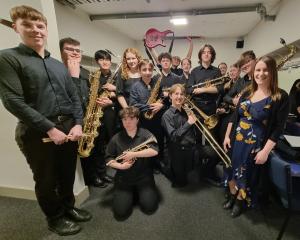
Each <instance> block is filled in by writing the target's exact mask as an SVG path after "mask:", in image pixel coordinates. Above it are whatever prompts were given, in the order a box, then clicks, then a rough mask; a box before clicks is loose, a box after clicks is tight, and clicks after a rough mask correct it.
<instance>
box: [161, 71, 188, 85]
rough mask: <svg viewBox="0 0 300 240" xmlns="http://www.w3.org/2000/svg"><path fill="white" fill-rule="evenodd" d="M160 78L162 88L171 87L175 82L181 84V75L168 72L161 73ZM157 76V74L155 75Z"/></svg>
mask: <svg viewBox="0 0 300 240" xmlns="http://www.w3.org/2000/svg"><path fill="white" fill-rule="evenodd" d="M162 75H163V77H162V80H161V87H162V88H163V89H164V88H169V87H172V86H173V85H174V84H176V83H180V84H183V82H182V79H181V77H179V76H178V75H176V74H175V73H172V72H169V73H168V74H167V75H165V74H162ZM156 78H158V76H156Z"/></svg>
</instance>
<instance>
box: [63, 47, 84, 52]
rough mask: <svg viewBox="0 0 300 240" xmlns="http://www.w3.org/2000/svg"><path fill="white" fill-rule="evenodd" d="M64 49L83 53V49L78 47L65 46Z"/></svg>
mask: <svg viewBox="0 0 300 240" xmlns="http://www.w3.org/2000/svg"><path fill="white" fill-rule="evenodd" d="M64 50H66V51H68V52H76V53H83V51H82V50H80V49H78V48H70V47H65V48H64Z"/></svg>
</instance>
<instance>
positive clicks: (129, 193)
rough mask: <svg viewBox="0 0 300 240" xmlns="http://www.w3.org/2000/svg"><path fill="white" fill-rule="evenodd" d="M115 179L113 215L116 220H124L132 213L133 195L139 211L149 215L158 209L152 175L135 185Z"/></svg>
mask: <svg viewBox="0 0 300 240" xmlns="http://www.w3.org/2000/svg"><path fill="white" fill-rule="evenodd" d="M123 181H124V180H123ZM123 181H120V180H119V179H118V177H116V178H115V190H114V199H113V213H114V216H115V218H116V219H117V220H125V219H126V218H128V217H129V216H130V214H131V212H132V209H133V205H134V197H135V194H136V195H137V198H138V203H139V205H140V207H141V210H142V211H143V212H144V213H146V214H151V213H154V212H155V211H156V209H157V208H158V192H157V189H156V186H155V181H154V178H153V175H149V176H145V177H143V178H142V179H140V180H139V181H137V182H135V183H126V182H123Z"/></svg>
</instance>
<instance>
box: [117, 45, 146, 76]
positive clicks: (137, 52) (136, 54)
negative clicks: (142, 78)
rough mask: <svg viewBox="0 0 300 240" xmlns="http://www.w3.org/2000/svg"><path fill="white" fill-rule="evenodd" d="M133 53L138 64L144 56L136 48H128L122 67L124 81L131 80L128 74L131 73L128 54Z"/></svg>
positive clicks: (124, 54)
mask: <svg viewBox="0 0 300 240" xmlns="http://www.w3.org/2000/svg"><path fill="white" fill-rule="evenodd" d="M127 53H132V54H134V55H135V56H136V58H137V60H138V62H140V61H141V60H142V56H141V54H140V52H139V51H138V50H137V49H135V48H127V49H126V50H125V51H124V53H123V59H122V66H121V76H122V78H123V79H125V80H127V79H128V78H129V76H128V72H129V71H130V69H129V67H128V64H127V61H126V54H127Z"/></svg>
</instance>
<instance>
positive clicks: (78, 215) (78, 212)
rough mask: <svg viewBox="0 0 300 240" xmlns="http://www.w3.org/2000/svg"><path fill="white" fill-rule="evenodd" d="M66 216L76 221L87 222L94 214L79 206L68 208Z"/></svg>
mask: <svg viewBox="0 0 300 240" xmlns="http://www.w3.org/2000/svg"><path fill="white" fill-rule="evenodd" d="M65 216H66V217H67V218H69V219H71V220H73V221H75V222H87V221H90V220H91V219H92V215H91V214H90V213H89V212H88V211H86V210H83V209H78V208H70V209H67V210H66V211H65Z"/></svg>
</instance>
